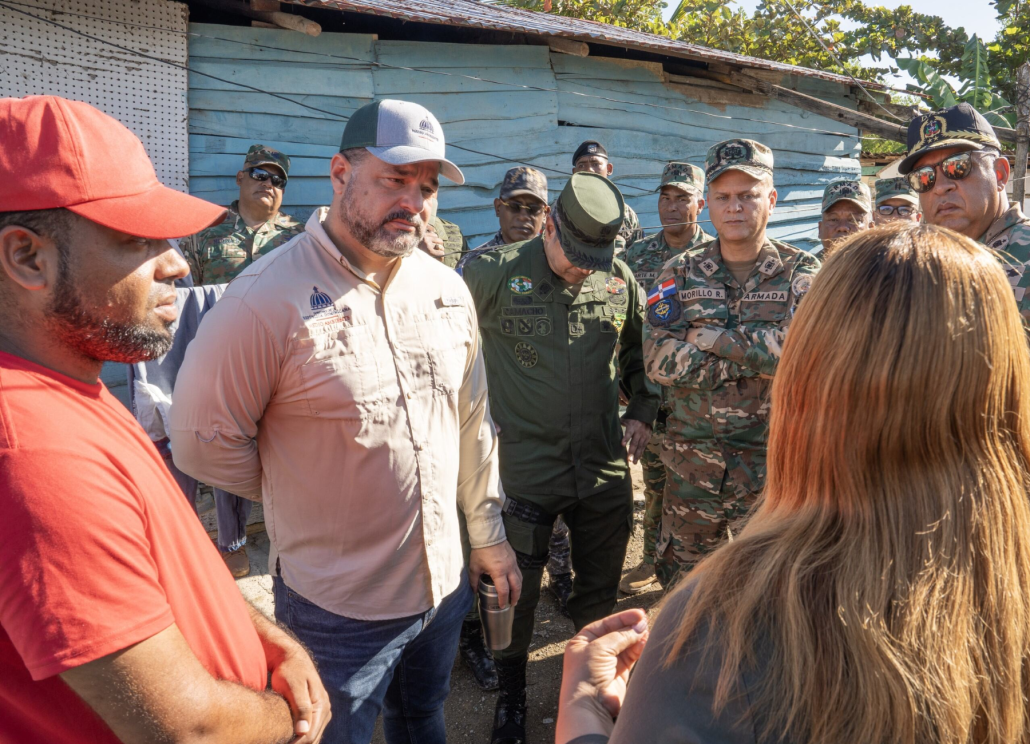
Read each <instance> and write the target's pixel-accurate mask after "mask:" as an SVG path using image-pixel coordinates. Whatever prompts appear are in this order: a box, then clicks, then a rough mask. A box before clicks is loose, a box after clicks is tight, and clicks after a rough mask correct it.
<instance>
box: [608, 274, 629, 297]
mask: <svg viewBox="0 0 1030 744" xmlns="http://www.w3.org/2000/svg"><path fill="white" fill-rule="evenodd" d="M604 287H605V289H607V290H608V292H609V293H611V294H625V292H626V282H625V281H623V280H622V279H620V278H619V277H617V276H610V277H608V281H606V282H605V283H604Z"/></svg>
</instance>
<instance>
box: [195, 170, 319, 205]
mask: <svg viewBox="0 0 1030 744" xmlns="http://www.w3.org/2000/svg"><path fill="white" fill-rule="evenodd" d="M239 192H240V189H239V187H238V186H237V185H236V180H235V177H234V176H215V177H212V176H195V175H191V176H190V193H191V194H193V195H194V196H199V197H200V198H201V199H207V200H208V201H211V202H215V203H216V204H229V203H230V202H232V201H233V200H234V199H238V198H239ZM332 198H333V188H332V185H331V184H330V182H329V179H328V178H303V177H302V178H291V179H290V181H289V183H288V184H287V185H286V189H285V190H284V191H283V204H284V205H286V206H293V205H305V204H328V203H329V202H330V201H331V200H332Z"/></svg>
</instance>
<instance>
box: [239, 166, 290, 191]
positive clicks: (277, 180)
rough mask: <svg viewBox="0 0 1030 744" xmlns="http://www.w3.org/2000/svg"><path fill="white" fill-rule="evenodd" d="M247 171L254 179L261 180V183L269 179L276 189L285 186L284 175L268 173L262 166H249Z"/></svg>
mask: <svg viewBox="0 0 1030 744" xmlns="http://www.w3.org/2000/svg"><path fill="white" fill-rule="evenodd" d="M247 173H249V174H250V177H251V178H253V179H254V180H255V181H261V182H262V183H263V182H265V181H271V182H272V185H273V186H275V187H276V188H277V189H285V188H286V180H287V179H286V176H277V175H276V174H275V173H270V172H269V171H266V170H265V169H264V168H251V169H250V170H249V171H247Z"/></svg>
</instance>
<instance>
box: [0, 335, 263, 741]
mask: <svg viewBox="0 0 1030 744" xmlns="http://www.w3.org/2000/svg"><path fill="white" fill-rule="evenodd" d="M172 623H175V624H176V625H177V626H178V627H179V630H180V631H181V632H182V635H183V636H184V637H185V639H186V642H187V643H188V644H189V646H190V648H191V649H192V650H193V653H194V654H196V656H197V658H198V659H199V660H200V663H201V664H203V665H204V667H205V668H206V669H207V670H208V671H209V672H210V673H211V674H212V675H213V676H214V677H216V678H217V679H224V680H232V681H235V682H240V683H242V684H244V685H247V686H248V687H251V688H253V689H255V690H261V689H264V688H265V683H266V680H267V671H266V670H267V665H266V661H265V654H264V651H263V649H262V647H261V642H260V640H259V639H258V636H257V633H256V632H255V630H254V625H253V623H252V622H251V619H250V616H249V614H248V611H247V606H246V604H245V602H244V601H243V597H242V596H241V595H240V592H239V590H238V589H237V588H236V585H235V584H234V582H233V579H232V576H231V575H230V574H229V571H228V569H227V568H226V566H225V564H224V563H223V562H222V559H221V558H220V557H219V555H218V550H217V548H215V547H214V545H213V544H212V542H211V540H210V539H209V538H208V536H207V534H206V533H205V531H204V528H203V527H201V525H200V522H199V520H198V519H197V517H196V515H195V514H194V513H193V512H192V511H191V510H190V508H189V505H188V503H187V501H186V499H185V498H183V495H182V491H180V490H179V488H178V486H177V485H176V483H175V481H174V480H173V478H172V476H171V474H170V473H169V472H168V469H167V467H166V466H165V464H164V461H163V460H162V459H161V456H160V454H159V453H158V451H157V449H156V448H155V447H154V445H153V444H152V443H151V442H150V440H149V439H148V438H147V436H146V434H145V433H144V432H143V430H142V429H141V428H140V426H139V425H138V424H137V423H136V421H135V420H134V419H133V418H132V416H130V415H129V412H128V411H127V410H126V409H125V407H124V406H122V405H121V404H120V403H119V402H118V401H117V400H116V399H115V398H114V396H112V395H111V393H110V392H109V391H108V390H107V388H106V387H104V385H103V384H102V383H97V384H95V385H89V384H86V383H82V382H78V381H76V380H73V379H71V378H69V377H65V376H64V375H61V374H58V373H56V372H52V371H50V370H48V369H45V368H44V367H40V366H39V365H36V364H32V363H31V362H27V361H25V360H24V359H20V358H18V357H14V356H11V355H10V354H4V353H2V352H0V742H2V743H3V744H7V743H8V742H12V743H13V742H18V744H27V743H29V742H40V744H42V743H43V742H45V743H46V744H63V743H64V742H69V743H70V742H75V744H82V743H83V742H105V743H107V742H111V743H112V744H113V743H115V742H117V741H118V740H117V739H116V738H115V736H114V734H112V733H111V731H110V729H108V728H107V726H106V725H104V723H103V722H102V721H101V720H100V718H99V717H97V716H96V715H95V714H94V713H93V711H92V710H91V709H90V708H89V707H88V706H87V705H86V704H85V703H83V702H82V700H81V699H80V698H79V697H78V696H77V695H76V694H75V693H74V692H72V690H71V688H70V687H68V686H67V685H66V684H65V683H64V682H63V681H62V680H61V678H60V677H58V676H57V675H58V674H60V673H61V672H63V671H65V670H67V669H72V668H74V667H76V666H79V665H81V664H85V663H87V662H90V661H94V660H96V659H99V658H101V657H103V656H106V655H108V654H110V653H113V652H115V651H118V650H120V649H123V648H126V647H128V646H131V645H133V644H135V643H138V642H140V641H143V640H145V639H147V638H150V637H151V636H153V635H155V634H156V633H158V632H160V631H162V630H164V629H165V628H168V627H169V626H170V625H172Z"/></svg>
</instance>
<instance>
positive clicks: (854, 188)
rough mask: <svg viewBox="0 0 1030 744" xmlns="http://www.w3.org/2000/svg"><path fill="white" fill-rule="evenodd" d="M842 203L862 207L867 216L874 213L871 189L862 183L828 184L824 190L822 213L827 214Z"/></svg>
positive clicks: (838, 182)
mask: <svg viewBox="0 0 1030 744" xmlns="http://www.w3.org/2000/svg"><path fill="white" fill-rule="evenodd" d="M841 201H849V202H851V203H852V204H855V205H857V206H859V207H861V208H862V210H863V211H865V213H866V214H870V213H872V211H873V197H872V194H871V193H869V187H868V186H866V185H865V184H864V183H862V182H861V181H834V182H833V183H830V184H827V185H826V188H825V189H823V207H822V211H823V212H825V211H826V210H827V209H829V208H830V207H832V206H833V205H834V204H836V203H837V202H841Z"/></svg>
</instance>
